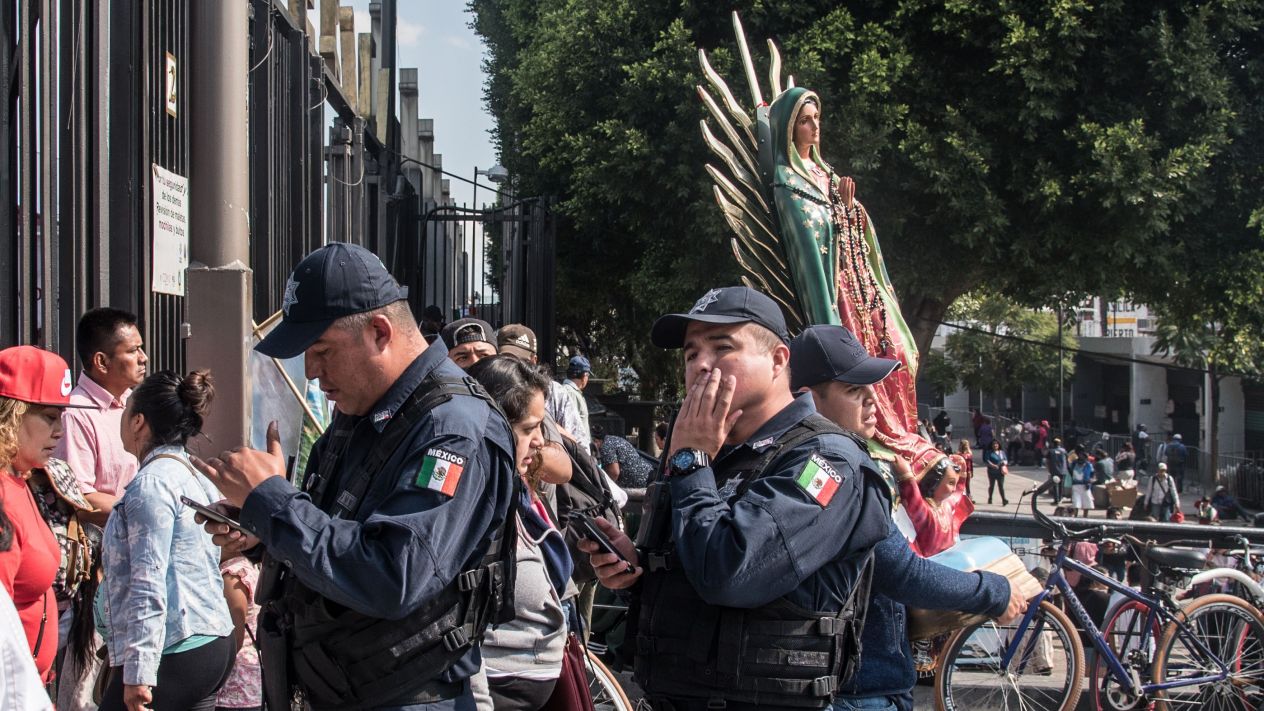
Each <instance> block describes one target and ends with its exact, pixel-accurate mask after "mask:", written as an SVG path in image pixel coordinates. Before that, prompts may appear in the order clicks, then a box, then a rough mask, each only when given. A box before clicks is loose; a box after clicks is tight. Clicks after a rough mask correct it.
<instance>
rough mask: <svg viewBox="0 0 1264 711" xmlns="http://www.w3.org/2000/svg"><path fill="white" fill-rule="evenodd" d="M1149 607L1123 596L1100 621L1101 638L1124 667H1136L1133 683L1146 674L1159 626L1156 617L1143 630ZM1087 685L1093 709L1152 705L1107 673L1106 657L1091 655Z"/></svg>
mask: <svg viewBox="0 0 1264 711" xmlns="http://www.w3.org/2000/svg"><path fill="white" fill-rule="evenodd" d="M1149 612H1150V608H1149V607H1147V606H1146V605H1144V604H1142V603H1140V602H1138V601H1136V600H1124V601H1123V602H1122V603H1120V604H1119V605H1118V606H1117V607H1116V608H1115V609H1114V610H1113V611H1111V613H1110V617H1109V618H1107V620H1106V624H1104V625H1102V639H1103V640H1105V642H1106V645H1107V646H1108V647H1109V648H1110V651H1111V652H1113V653H1114V654H1115V657H1116V658H1117V659H1119V661H1120V662H1121V663H1123V665H1124V669H1125V670H1128V671H1132V670H1134V669H1135V670H1136V674H1135V675H1134V676H1133V679H1132V681H1133V684H1134V685H1136V684H1140V683H1144V682H1145V681H1146V680H1148V679H1149V678H1150V668H1151V663H1152V662H1153V660H1154V648H1155V645H1156V644H1157V643H1158V640H1159V635H1160V633H1161V632H1162V629H1161V628H1160V627H1159V621H1158V619H1157V618H1156V619H1155V620H1153V621H1152V622H1151V624H1150V630H1149V634H1148V635H1147V634H1145V632H1146V630H1145V629H1144V628H1145V623H1146V619H1147V617H1148V615H1149ZM1094 656H1095V657H1096V658H1095V659H1094V661H1093V670H1092V671H1093V674H1092V677H1091V684H1092V685H1091V686H1090V687H1089V688H1090V689H1091V690H1092V694H1093V698H1092V700H1093V708H1094V709H1095V711H1100V710H1101V709H1109V711H1143V710H1148V709H1151V708H1153V707H1154V704H1153V702H1151V701H1150V700H1149V699H1147V698H1145V697H1144V696H1139V695H1137V694H1134V693H1132V692H1130V691H1128V689H1127V688H1126V687H1125V686H1124V685H1123V684H1122V683H1120V681H1119V680H1118V679H1116V678H1115V677H1114V676H1113V675H1111V673H1110V671H1109V669H1110V668H1109V667H1108V666H1107V665H1106V660H1104V659H1102V656H1101V655H1100V654H1098V655H1094Z"/></svg>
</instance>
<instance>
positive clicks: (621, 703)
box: [588, 651, 633, 711]
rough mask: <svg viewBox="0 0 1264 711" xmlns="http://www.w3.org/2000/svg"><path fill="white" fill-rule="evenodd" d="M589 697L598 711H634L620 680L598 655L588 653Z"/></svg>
mask: <svg viewBox="0 0 1264 711" xmlns="http://www.w3.org/2000/svg"><path fill="white" fill-rule="evenodd" d="M588 696H589V697H590V698H591V699H592V702H593V708H595V709H596V710H597V711H602V710H603V709H608V710H610V711H632V709H633V706H632V702H631V701H629V700H628V695H627V694H625V693H623V687H622V686H620V685H619V679H618V677H616V676H615V675H614V672H612V671H610V668H609V667H607V666H606V665H605V664H602V662H601V660H600V659H598V658H597V655H595V654H593V653H592V652H591V651H590V652H588Z"/></svg>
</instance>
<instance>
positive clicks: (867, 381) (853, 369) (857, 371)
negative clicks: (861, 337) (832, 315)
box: [790, 325, 900, 390]
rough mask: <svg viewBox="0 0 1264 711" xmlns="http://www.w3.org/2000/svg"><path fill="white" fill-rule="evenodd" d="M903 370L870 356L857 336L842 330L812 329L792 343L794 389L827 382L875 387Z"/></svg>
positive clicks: (834, 327)
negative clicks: (835, 381) (889, 376)
mask: <svg viewBox="0 0 1264 711" xmlns="http://www.w3.org/2000/svg"><path fill="white" fill-rule="evenodd" d="M898 367H900V361H898V360H892V359H890V358H876V357H874V356H871V355H869V351H867V350H865V347H864V344H862V343H861V342H860V341H858V340H856V336H855V334H853V333H852V332H851V331H849V330H847V329H846V328H843V327H842V326H828V325H822V326H809V327H807V328H805V329H804V330H803V333H800V334H799V335H797V336H795V337H794V340H793V341H790V389H791V390H798V389H799V388H804V387H811V386H813V385H816V384H818V383H823V382H825V381H827V380H837V381H839V382H841V383H850V384H852V385H873V384H874V383H876V382H879V381H880V380H882V379H883V378H885V377H887V376H888V375H890V374H891V373H892V372H893V371H894V370H895V369H896V368H898Z"/></svg>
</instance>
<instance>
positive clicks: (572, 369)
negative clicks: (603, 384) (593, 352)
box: [566, 355, 592, 375]
mask: <svg viewBox="0 0 1264 711" xmlns="http://www.w3.org/2000/svg"><path fill="white" fill-rule="evenodd" d="M591 372H592V363H590V362H588V359H587V358H585V357H583V356H582V355H577V356H571V360H570V363H568V364H567V366H566V374H567V375H583V374H584V373H591Z"/></svg>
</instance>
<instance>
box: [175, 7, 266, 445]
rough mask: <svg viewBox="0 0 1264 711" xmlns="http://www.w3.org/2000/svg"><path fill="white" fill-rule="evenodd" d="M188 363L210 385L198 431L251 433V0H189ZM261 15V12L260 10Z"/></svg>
mask: <svg viewBox="0 0 1264 711" xmlns="http://www.w3.org/2000/svg"><path fill="white" fill-rule="evenodd" d="M191 5H192V17H191V19H192V31H191V32H190V40H191V41H190V54H191V55H192V56H191V57H190V70H189V71H188V72H186V73H185V76H189V77H192V80H191V81H190V82H189V97H190V102H189V109H188V110H189V113H190V116H191V120H192V122H193V125H192V135H191V136H190V143H191V158H192V160H191V165H190V169H191V170H190V173H191V175H190V178H189V218H190V219H189V223H190V239H189V257H190V262H191V265H190V268H189V270H188V281H187V294H188V297H187V299H186V304H185V306H186V309H187V311H186V315H185V318H186V320H187V323H188V327H189V331H188V333H189V341H188V350H187V356H188V363H189V367H190V368H191V369H192V368H199V367H201V368H211V369H212V370H213V372H214V375H215V379H216V385H217V388H216V390H217V392H216V403H215V408H214V409H213V410H212V411H211V415H210V417H209V418H208V420H207V423H206V427H205V431H206V433H207V435H208V439H209V440H210V442H211V443H212V444H209V445H205V446H206V448H207V449H211V450H214V451H213V452H211V453H212V454H213V453H214V452H218V451H219V450H222V449H230V448H232V447H236V446H238V445H242V444H249V438H250V420H251V403H250V392H251V387H250V368H249V358H250V339H251V334H252V331H253V325H254V324H253V323H252V322H251V315H252V314H253V313H254V304H253V299H252V291H251V273H250V268H249V264H250V156H249V144H248V141H247V137H248V135H249V133H248V128H249V116H250V114H249V110H248V103H249V92H248V91H247V86H248V81H249V75H250V72H249V70H250V3H247V2H223V1H222V0H194V1H193V2H192V4H191ZM258 20H259V21H261V22H266V21H268V20H267V18H266V17H265V18H258Z"/></svg>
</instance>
